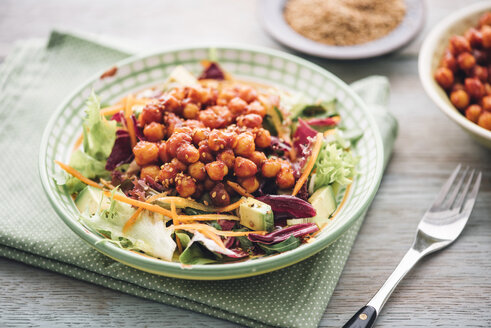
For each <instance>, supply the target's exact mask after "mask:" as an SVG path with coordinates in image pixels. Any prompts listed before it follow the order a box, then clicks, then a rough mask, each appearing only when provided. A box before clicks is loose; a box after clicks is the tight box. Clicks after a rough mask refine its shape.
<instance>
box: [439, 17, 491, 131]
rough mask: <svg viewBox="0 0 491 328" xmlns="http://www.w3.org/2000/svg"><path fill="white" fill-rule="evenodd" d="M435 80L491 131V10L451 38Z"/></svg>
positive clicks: (469, 116) (458, 105)
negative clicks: (474, 24)
mask: <svg viewBox="0 0 491 328" xmlns="http://www.w3.org/2000/svg"><path fill="white" fill-rule="evenodd" d="M435 80H436V81H437V82H438V84H439V85H440V86H441V87H442V88H443V89H445V91H447V93H448V95H449V96H450V101H451V102H452V104H453V105H454V106H455V107H456V108H457V109H458V110H459V111H461V112H462V114H464V115H465V117H466V118H467V119H469V120H471V121H472V122H474V123H477V124H478V125H480V126H482V127H483V128H485V129H488V130H491V84H490V83H491V12H487V13H485V14H484V15H483V16H482V17H481V18H480V20H479V24H478V26H477V27H476V28H470V29H468V30H467V32H465V34H464V36H461V35H454V36H453V37H452V38H451V39H450V42H449V45H448V48H447V49H446V50H445V53H444V54H443V57H442V59H441V61H440V66H439V67H438V69H437V70H436V72H435Z"/></svg>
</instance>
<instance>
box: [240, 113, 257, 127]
mask: <svg viewBox="0 0 491 328" xmlns="http://www.w3.org/2000/svg"><path fill="white" fill-rule="evenodd" d="M262 124H263V118H262V117H261V116H259V115H257V114H247V115H240V116H239V117H237V126H241V127H242V126H245V127H247V128H251V129H253V128H258V127H260V126H261V125H262Z"/></svg>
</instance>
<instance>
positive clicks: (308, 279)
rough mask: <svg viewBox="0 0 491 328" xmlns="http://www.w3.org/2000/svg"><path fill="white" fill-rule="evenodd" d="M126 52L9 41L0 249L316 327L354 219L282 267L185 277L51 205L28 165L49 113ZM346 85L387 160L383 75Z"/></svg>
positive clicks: (204, 304) (0, 81)
mask: <svg viewBox="0 0 491 328" xmlns="http://www.w3.org/2000/svg"><path fill="white" fill-rule="evenodd" d="M128 56H130V54H129V53H125V52H123V51H121V50H116V49H114V48H111V47H108V46H106V45H103V44H101V43H97V42H94V41H91V40H88V39H84V38H81V37H76V36H74V35H70V34H63V33H57V32H53V33H52V35H51V37H50V39H49V41H48V42H47V43H46V42H43V41H42V40H30V41H25V42H20V43H18V44H17V45H16V46H15V48H14V50H13V51H12V53H11V54H10V55H9V56H8V57H7V58H6V60H5V62H4V63H3V64H2V65H1V66H0V150H1V151H2V158H3V160H2V161H1V163H0V181H2V188H1V189H0V199H1V202H0V209H1V213H2V219H1V220H0V256H4V257H6V258H10V259H14V260H17V261H20V262H24V263H28V264H30V265H33V266H37V267H40V268H44V269H47V270H51V271H55V272H59V273H62V274H65V275H67V276H70V277H74V278H77V279H81V280H85V281H89V282H91V283H94V284H98V285H101V286H105V287H108V288H111V289H115V290H118V291H122V292H125V293H128V294H132V295H136V296H140V297H143V298H146V299H151V300H154V301H157V302H162V303H165V304H170V305H174V306H178V307H181V308H185V309H189V310H192V311H196V312H200V313H205V314H208V315H211V316H215V317H218V318H222V319H226V320H230V321H233V322H236V323H239V324H243V325H247V326H254V327H266V326H277V327H315V326H317V325H318V323H319V321H320V318H321V316H322V314H323V312H324V310H325V308H326V306H327V304H328V302H329V299H330V297H331V295H332V292H333V290H334V287H335V286H336V283H337V281H338V279H339V276H340V275H341V272H342V270H343V267H344V264H345V262H346V259H347V258H348V255H349V252H350V250H351V247H352V245H353V242H354V240H355V237H356V234H357V232H358V230H359V228H360V225H361V223H362V221H363V217H361V218H360V219H359V220H358V221H357V222H356V223H355V224H354V225H353V226H352V227H351V228H350V229H349V230H348V231H347V232H346V233H345V234H344V235H343V236H342V237H341V238H340V239H339V240H338V241H336V242H335V243H334V244H332V245H331V246H330V247H328V248H327V249H325V250H324V251H322V252H320V253H318V254H317V255H315V256H313V257H311V258H309V259H307V260H305V261H303V262H301V263H298V264H296V265H293V266H290V267H288V268H285V269H282V270H279V271H276V272H272V273H269V274H264V275H260V276H256V277H252V278H245V279H238V280H227V281H188V280H179V279H174V278H166V277H161V276H157V275H153V274H149V273H145V272H141V271H139V270H136V269H133V268H130V267H127V266H125V265H123V264H120V263H118V262H115V261H113V260H111V259H109V258H107V257H106V256H104V255H102V254H100V253H98V252H97V251H96V250H94V249H92V248H91V247H90V246H88V245H87V244H85V243H84V242H83V241H82V240H81V239H80V238H78V237H77V236H76V235H75V234H74V233H73V232H72V231H70V230H69V228H68V227H66V226H65V225H64V224H63V223H62V221H61V219H60V218H59V217H58V216H57V214H56V213H55V212H54V210H53V209H52V208H51V206H50V204H49V201H48V199H47V198H46V196H45V194H44V192H43V189H42V187H41V183H40V179H39V176H38V170H37V165H38V151H39V150H38V149H39V141H40V139H41V134H42V131H43V129H44V127H45V125H46V123H47V121H48V118H49V117H50V115H51V114H52V113H53V111H54V109H55V108H56V107H57V105H58V104H59V103H60V101H61V100H62V99H64V98H65V97H66V95H67V94H69V93H70V92H71V91H72V90H73V89H74V88H75V87H77V86H78V85H79V84H80V83H81V82H83V81H85V79H87V78H88V77H89V76H91V75H92V74H93V73H94V72H96V71H98V70H100V69H103V68H105V67H109V65H112V64H114V63H115V62H116V61H118V60H120V59H123V58H126V57H128ZM353 87H354V88H355V90H356V91H357V92H358V93H359V94H360V95H361V96H362V97H363V98H365V99H366V101H367V102H369V103H368V104H369V106H370V108H373V109H374V113H376V115H377V118H378V121H379V122H380V124H381V131H382V132H383V138H384V141H385V142H384V144H385V146H386V149H385V150H386V154H387V156H386V159H387V158H388V155H389V154H390V152H391V150H392V142H393V140H394V138H395V136H396V130H397V123H396V121H395V120H394V119H393V117H392V116H391V115H390V114H389V113H388V112H387V111H386V105H387V96H388V92H389V91H388V90H389V89H388V81H387V79H385V78H384V77H371V78H368V80H367V79H365V80H362V81H358V82H356V83H355V84H354V85H353ZM366 91H368V92H366Z"/></svg>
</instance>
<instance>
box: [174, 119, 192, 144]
mask: <svg viewBox="0 0 491 328" xmlns="http://www.w3.org/2000/svg"><path fill="white" fill-rule="evenodd" d="M190 121H192V120H187V121H185V122H184V123H183V125H179V126H176V127H175V128H174V133H184V134H187V135H188V136H189V137H190V138H192V137H193V129H191V128H190V127H189V126H186V125H184V124H185V123H187V122H190ZM186 142H187V141H186Z"/></svg>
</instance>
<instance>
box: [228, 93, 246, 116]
mask: <svg viewBox="0 0 491 328" xmlns="http://www.w3.org/2000/svg"><path fill="white" fill-rule="evenodd" d="M246 107H247V103H246V102H245V101H244V100H243V99H241V98H239V97H234V98H232V99H231V100H230V102H229V103H228V109H230V111H231V112H232V114H233V115H234V116H239V115H241V114H242V113H244V112H245V110H246Z"/></svg>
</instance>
